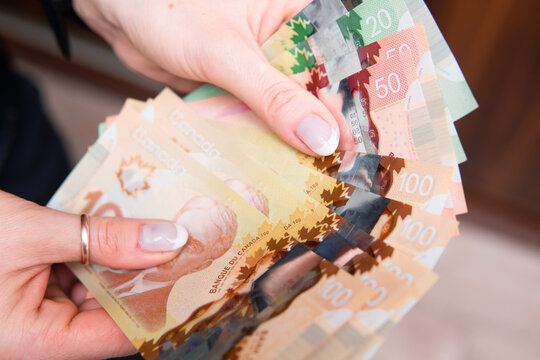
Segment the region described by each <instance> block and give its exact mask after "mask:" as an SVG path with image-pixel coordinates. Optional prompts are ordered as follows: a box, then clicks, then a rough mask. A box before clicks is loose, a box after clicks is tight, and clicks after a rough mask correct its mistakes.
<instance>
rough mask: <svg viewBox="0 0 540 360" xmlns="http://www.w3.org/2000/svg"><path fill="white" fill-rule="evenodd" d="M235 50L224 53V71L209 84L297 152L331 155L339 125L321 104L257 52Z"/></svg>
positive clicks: (213, 75)
mask: <svg viewBox="0 0 540 360" xmlns="http://www.w3.org/2000/svg"><path fill="white" fill-rule="evenodd" d="M235 50H236V51H235V54H228V55H227V54H224V57H226V58H227V64H228V66H227V68H225V69H221V71H213V72H210V73H209V75H211V76H212V77H214V78H213V79H210V81H211V82H215V83H217V84H218V85H219V86H221V87H223V88H225V89H227V90H229V91H231V92H232V93H234V94H235V95H236V96H237V97H239V98H240V99H241V100H243V101H244V102H245V103H246V104H247V105H248V106H249V107H250V108H251V109H252V110H253V111H255V112H256V113H257V114H258V115H259V116H260V117H261V118H262V119H264V120H265V121H266V122H267V124H268V125H269V127H270V128H271V129H272V130H273V131H274V132H275V133H276V134H278V135H279V136H280V137H281V138H282V139H283V140H285V141H286V142H288V143H289V144H290V145H292V146H294V147H295V148H297V149H299V150H300V151H303V152H305V153H307V154H310V155H319V156H326V155H330V154H332V153H334V152H335V150H336V148H337V146H338V144H339V138H340V136H339V126H338V124H337V122H336V120H335V119H334V118H333V116H332V114H331V113H330V111H329V110H328V109H327V108H326V107H325V106H324V105H323V103H321V102H320V101H319V100H318V99H317V98H316V97H315V96H314V95H312V94H311V93H309V92H308V91H306V90H305V89H303V88H302V87H300V85H298V84H297V83H295V82H294V81H293V80H291V79H289V78H288V77H286V76H285V75H283V74H282V73H280V72H279V71H278V70H276V69H274V68H273V67H272V66H271V65H270V64H269V63H268V62H267V61H266V60H264V59H263V58H261V56H259V55H258V53H257V51H258V50H255V49H248V48H246V49H245V50H244V51H240V50H239V49H235ZM221 65H223V63H222V64H221Z"/></svg>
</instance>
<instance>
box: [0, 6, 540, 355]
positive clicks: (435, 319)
mask: <svg viewBox="0 0 540 360" xmlns="http://www.w3.org/2000/svg"><path fill="white" fill-rule="evenodd" d="M426 2H427V4H428V6H429V7H430V9H431V10H432V13H433V15H434V17H435V19H436V20H437V22H438V24H439V26H440V28H441V30H442V32H443V34H444V35H445V37H446V39H447V41H448V43H449V45H450V47H451V49H452V50H453V51H454V54H455V56H456V58H457V59H458V62H459V64H460V65H461V68H462V70H463V72H464V74H465V76H466V78H467V80H468V82H469V84H470V86H471V88H472V89H473V93H474V94H475V96H476V98H477V100H478V102H479V104H480V109H479V110H477V111H475V112H474V113H472V114H470V115H469V116H467V117H466V118H464V119H461V120H460V121H458V122H457V128H458V131H459V134H460V137H461V141H462V143H463V146H464V148H465V151H466V152H467V155H468V158H469V161H468V162H466V163H465V164H463V165H462V166H461V169H462V174H463V182H464V185H465V191H466V195H467V199H468V203H469V214H468V215H465V216H461V217H460V219H459V220H460V221H461V227H460V230H461V236H460V237H458V238H456V239H454V240H453V241H452V243H451V244H450V246H449V248H448V251H447V252H446V253H445V254H444V256H443V258H442V260H441V262H440V264H439V265H438V267H437V269H436V271H437V273H439V275H440V280H439V282H438V283H437V285H436V286H435V287H434V288H433V289H432V290H431V291H430V292H429V294H428V295H427V296H426V298H424V299H423V300H422V302H421V303H420V304H419V305H418V306H416V307H415V308H414V309H413V310H412V311H411V313H410V314H409V315H408V316H407V317H406V318H405V320H403V322H402V323H400V324H399V325H398V326H397V327H396V329H394V330H393V331H392V332H391V334H390V337H389V339H388V341H387V342H386V343H385V344H384V346H383V347H382V349H381V351H380V352H379V353H378V354H377V356H376V359H378V360H383V359H396V358H399V359H403V360H405V359H441V360H443V359H445V360H446V359H538V358H540V341H538V333H540V305H539V304H540V161H539V160H538V157H537V153H536V152H537V151H538V149H539V148H540V26H539V23H540V22H539V21H538V19H537V17H538V14H540V3H539V2H538V1H536V0H522V1H518V2H517V1H511V0H485V1H470V0H454V1H443V0H430V1H426ZM69 28H70V30H69V32H70V38H71V44H72V53H73V58H72V60H70V61H67V60H65V59H63V58H62V56H61V55H60V51H59V50H58V47H57V45H56V43H55V40H54V36H53V33H52V31H51V30H50V28H49V27H48V25H47V23H46V21H45V17H44V16H43V13H42V9H41V7H40V5H39V2H37V1H34V0H4V1H2V2H1V3H0V39H2V41H3V46H4V48H5V49H7V51H8V52H9V53H10V55H11V57H12V60H13V63H14V66H15V67H16V69H17V70H18V71H19V72H21V73H22V74H24V75H26V76H27V77H29V78H30V79H32V80H33V81H34V83H35V84H36V85H37V86H38V88H39V90H40V92H41V95H42V100H43V104H44V107H45V108H46V111H47V113H48V115H49V117H50V119H51V121H52V122H53V126H54V128H55V129H56V130H57V131H58V132H59V134H60V135H61V138H62V139H63V141H64V144H65V146H66V149H67V151H68V155H69V162H70V164H71V165H73V164H75V163H76V162H77V160H78V159H79V158H80V157H81V156H82V155H83V154H84V152H85V151H86V149H87V147H88V145H90V144H91V143H92V142H93V141H94V140H95V139H96V137H97V124H98V123H99V122H101V121H103V120H104V119H105V117H106V116H107V115H111V114H115V113H117V112H118V111H119V110H120V108H121V106H122V104H123V102H124V100H125V98H126V97H135V98H138V99H146V98H147V97H152V96H155V95H156V94H157V93H158V91H159V90H161V88H162V87H161V86H160V85H159V84H156V83H153V82H151V81H148V80H146V79H143V78H141V77H140V76H138V75H136V74H133V73H131V72H130V71H129V70H127V69H126V68H125V67H124V66H123V65H122V64H121V63H120V62H119V61H118V60H117V59H116V57H115V56H114V54H113V53H112V51H111V50H110V49H109V47H108V46H107V45H106V44H105V43H104V42H103V41H102V40H100V38H98V37H97V36H95V35H93V34H92V33H90V32H89V31H86V30H85V29H83V28H81V27H79V26H77V25H74V24H70V26H69ZM0 130H1V129H0ZM1 135H2V134H0V139H2V136H1Z"/></svg>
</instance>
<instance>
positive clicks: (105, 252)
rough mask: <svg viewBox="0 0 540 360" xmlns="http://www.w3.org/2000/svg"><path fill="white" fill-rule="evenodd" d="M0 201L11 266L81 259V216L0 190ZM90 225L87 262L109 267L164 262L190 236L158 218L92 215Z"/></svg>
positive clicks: (0, 242) (3, 256)
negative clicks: (43, 205)
mask: <svg viewBox="0 0 540 360" xmlns="http://www.w3.org/2000/svg"><path fill="white" fill-rule="evenodd" d="M0 205H1V206H0V208H3V210H2V209H0V231H1V232H2V234H3V236H2V238H0V246H1V247H2V251H0V260H5V262H6V263H10V264H11V265H12V266H15V269H22V268H27V267H31V266H35V265H41V264H52V263H63V262H78V261H81V217H80V216H79V215H72V214H67V213H63V212H60V211H56V210H52V209H48V208H44V207H41V206H37V205H35V204H33V203H30V202H27V201H25V200H22V199H19V198H16V197H14V196H12V195H9V194H6V193H2V192H0ZM9 205H11V207H10V206H9ZM89 225H90V241H89V244H90V247H89V248H90V261H91V262H92V263H95V264H99V265H104V266H109V267H113V268H123V269H142V268H147V267H152V266H156V265H159V264H162V263H165V262H168V261H170V260H172V259H173V258H174V257H175V256H177V255H178V253H179V252H180V251H181V249H182V247H183V246H184V245H185V243H186V242H187V239H188V233H187V231H186V229H185V228H184V227H182V226H181V225H178V224H174V223H170V222H166V221H160V220H136V219H122V218H105V217H103V218H102V217H91V218H90V223H89ZM7 254H9V256H7ZM12 270H13V269H12Z"/></svg>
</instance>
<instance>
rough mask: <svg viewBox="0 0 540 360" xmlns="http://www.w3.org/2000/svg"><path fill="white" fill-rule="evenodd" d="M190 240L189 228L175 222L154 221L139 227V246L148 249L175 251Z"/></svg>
mask: <svg viewBox="0 0 540 360" xmlns="http://www.w3.org/2000/svg"><path fill="white" fill-rule="evenodd" d="M187 240H188V232H187V230H186V229H185V228H184V227H183V226H182V225H179V224H175V223H166V222H163V223H153V224H146V225H143V226H141V227H140V228H139V247H140V248H141V249H142V250H146V251H155V252H158V251H174V250H178V249H180V248H181V247H182V246H184V245H185V244H186V242H187Z"/></svg>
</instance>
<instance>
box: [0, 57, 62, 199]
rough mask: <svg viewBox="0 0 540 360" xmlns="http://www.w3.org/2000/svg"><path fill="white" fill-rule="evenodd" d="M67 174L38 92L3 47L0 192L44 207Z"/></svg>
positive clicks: (0, 92)
mask: <svg viewBox="0 0 540 360" xmlns="http://www.w3.org/2000/svg"><path fill="white" fill-rule="evenodd" d="M68 172H69V164H68V160H67V156H66V153H65V151H64V148H63V146H62V143H61V142H60V139H59V137H58V135H57V134H56V133H55V131H54V130H53V128H52V126H51V124H50V122H49V120H48V118H47V116H46V114H45V111H44V109H43V106H42V104H41V99H40V96H39V92H38V91H37V89H36V87H35V86H34V85H33V84H32V83H31V82H30V81H29V80H28V79H26V78H24V77H23V76H21V75H20V74H18V73H16V72H15V71H14V69H13V68H12V66H11V64H10V61H9V58H8V56H7V55H6V53H5V52H4V51H3V50H2V49H1V47H0V189H1V190H4V191H7V192H9V193H12V194H14V195H17V196H20V197H22V198H25V199H27V200H31V201H34V202H37V203H38V204H40V205H44V204H46V203H47V201H48V200H49V199H50V197H51V196H52V195H53V194H54V192H55V190H56V189H57V188H58V187H59V186H60V184H61V183H62V180H63V179H64V178H65V177H66V176H67V174H68Z"/></svg>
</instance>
